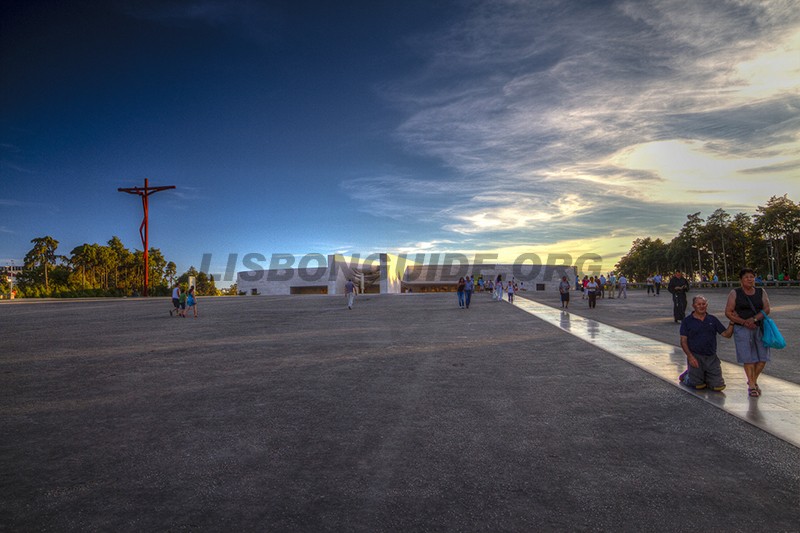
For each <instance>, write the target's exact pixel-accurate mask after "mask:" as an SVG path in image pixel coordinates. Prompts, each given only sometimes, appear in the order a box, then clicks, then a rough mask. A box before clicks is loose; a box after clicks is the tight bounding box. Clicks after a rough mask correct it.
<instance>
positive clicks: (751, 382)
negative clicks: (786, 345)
mask: <svg viewBox="0 0 800 533" xmlns="http://www.w3.org/2000/svg"><path fill="white" fill-rule="evenodd" d="M739 284H740V287H739V288H737V289H734V290H732V291H731V292H730V293H729V294H728V301H727V304H726V305H725V316H727V317H728V319H730V321H731V322H733V324H734V329H733V342H734V345H735V346H736V360H737V361H738V362H739V363H741V364H742V365H743V366H744V373H745V376H747V393H748V395H750V396H752V397H754V398H757V397H759V396H761V387H759V386H758V377H759V376H760V375H761V372H763V371H764V367H765V366H767V362H768V361H769V360H770V349H769V348H768V347H766V346H764V343H763V342H762V341H761V337H762V333H763V332H762V330H761V321H762V320H763V319H764V318H766V316H767V315H769V313H770V306H769V297H768V296H767V291H766V290H764V289H763V288H760V287H756V277H755V274H754V272H753V270H752V269H750V268H743V269H742V270H741V271H740V272H739Z"/></svg>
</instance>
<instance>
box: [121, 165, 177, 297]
mask: <svg viewBox="0 0 800 533" xmlns="http://www.w3.org/2000/svg"><path fill="white" fill-rule="evenodd" d="M174 188H175V186H174V185H165V186H163V187H150V186H149V185H148V184H147V178H145V179H144V187H129V188H127V189H123V188H119V189H117V191H119V192H127V193H130V194H138V195H139V196H141V197H142V207H143V208H144V220H142V225H141V226H139V236H140V237H141V238H142V245H143V246H144V290H143V291H142V295H143V296H147V287H148V285H149V281H150V259H149V256H148V253H147V251H148V250H149V248H150V243H149V225H148V222H147V219H148V209H147V197H148V196H150V195H151V194H153V193H156V192H158V191H166V190H167V189H174Z"/></svg>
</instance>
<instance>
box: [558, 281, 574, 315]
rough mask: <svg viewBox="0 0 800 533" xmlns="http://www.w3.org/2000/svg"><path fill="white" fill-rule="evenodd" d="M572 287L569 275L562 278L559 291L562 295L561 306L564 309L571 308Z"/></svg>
mask: <svg viewBox="0 0 800 533" xmlns="http://www.w3.org/2000/svg"><path fill="white" fill-rule="evenodd" d="M570 288H572V287H571V286H570V283H569V281H567V276H564V277H563V278H561V283H559V284H558V292H559V294H560V295H561V307H562V308H564V309H569V290H570Z"/></svg>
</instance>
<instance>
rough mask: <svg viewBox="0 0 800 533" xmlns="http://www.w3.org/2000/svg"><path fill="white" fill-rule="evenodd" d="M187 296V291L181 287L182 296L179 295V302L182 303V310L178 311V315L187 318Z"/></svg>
mask: <svg viewBox="0 0 800 533" xmlns="http://www.w3.org/2000/svg"><path fill="white" fill-rule="evenodd" d="M186 298H187V294H186V291H185V290H183V288H181V293H180V296H178V303H179V305H180V311H179V312H178V316H180V317H182V318H186Z"/></svg>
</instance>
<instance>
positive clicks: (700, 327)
mask: <svg viewBox="0 0 800 533" xmlns="http://www.w3.org/2000/svg"><path fill="white" fill-rule="evenodd" d="M692 309H693V311H692V313H690V314H689V315H688V316H686V317H685V319H684V320H683V322H681V330H680V336H681V348H682V349H683V353H685V354H686V363H687V365H688V367H687V369H686V371H685V372H684V373H683V374H681V375H680V377H679V378H678V381H680V382H681V384H683V385H686V386H687V387H690V388H693V389H697V390H700V389H705V388H706V387H709V388H711V390H713V391H717V392H719V391H722V390H724V389H725V380H724V379H723V377H722V367H721V365H720V361H719V357H718V356H717V335H718V334H719V335H722V336H723V337H725V338H726V339H730V338H731V337H732V336H733V322H728V326H727V327H725V326H723V325H722V322H720V321H719V319H718V318H717V317H715V316H714V315H710V314H708V300H707V299H706V297H705V296H702V295H697V296H695V297H694V298H692Z"/></svg>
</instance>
